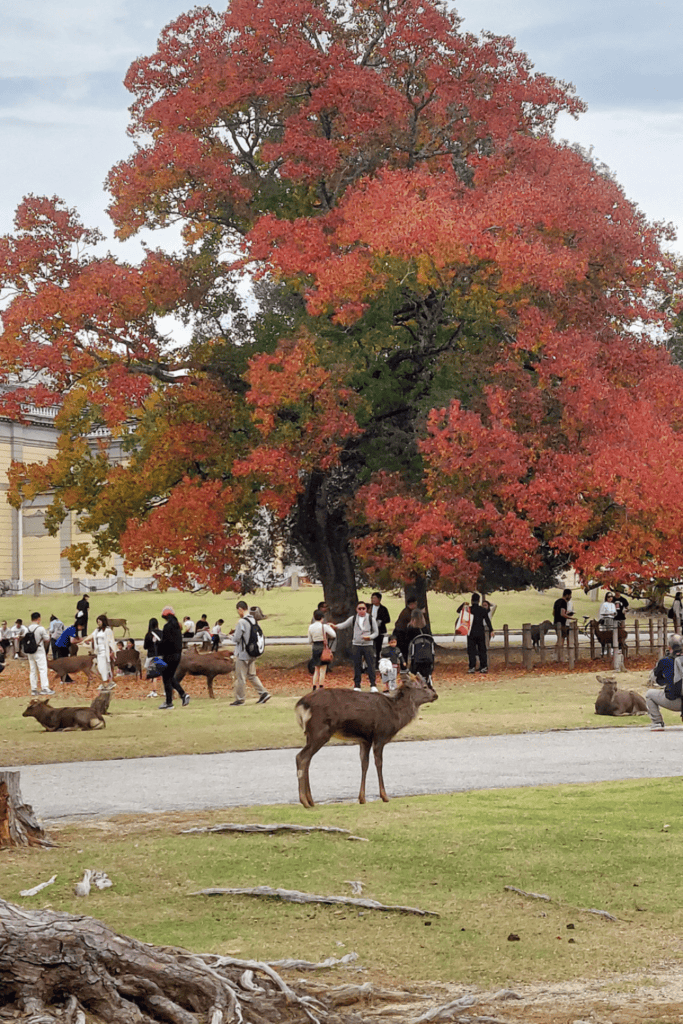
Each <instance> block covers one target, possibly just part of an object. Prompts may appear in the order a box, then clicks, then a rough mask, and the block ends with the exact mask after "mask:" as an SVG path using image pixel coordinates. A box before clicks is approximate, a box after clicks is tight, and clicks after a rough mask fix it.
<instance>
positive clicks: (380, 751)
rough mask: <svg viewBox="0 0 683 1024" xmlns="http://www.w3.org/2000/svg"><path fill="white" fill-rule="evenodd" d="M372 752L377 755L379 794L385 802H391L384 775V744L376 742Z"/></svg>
mask: <svg viewBox="0 0 683 1024" xmlns="http://www.w3.org/2000/svg"><path fill="white" fill-rule="evenodd" d="M372 752H373V754H374V755H375V768H376V769H377V781H378V782H379V795H380V797H381V798H382V800H384V803H385V804H386V803H389V797H388V796H387V791H386V789H385V788H384V776H383V775H382V761H383V757H384V744H383V743H374V744H373V747H372Z"/></svg>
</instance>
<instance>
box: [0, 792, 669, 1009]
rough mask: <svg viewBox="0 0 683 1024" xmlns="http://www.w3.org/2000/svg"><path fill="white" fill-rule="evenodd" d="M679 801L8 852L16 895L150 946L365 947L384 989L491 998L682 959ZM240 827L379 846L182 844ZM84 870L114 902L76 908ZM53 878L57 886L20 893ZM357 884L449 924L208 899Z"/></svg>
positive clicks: (560, 796) (373, 819)
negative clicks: (419, 985)
mask: <svg viewBox="0 0 683 1024" xmlns="http://www.w3.org/2000/svg"><path fill="white" fill-rule="evenodd" d="M680 801H681V780H679V779H676V780H643V781H636V782H622V783H608V784H602V785H583V786H560V787H554V788H553V789H545V788H541V789H518V790H514V789H507V790H504V791H499V792H473V793H465V794H454V795H452V796H439V797H425V798H411V799H398V800H392V801H391V803H389V804H387V805H383V804H381V803H378V802H374V803H370V804H367V805H365V806H364V807H361V806H360V805H357V804H348V805H331V806H325V807H321V808H315V809H314V810H313V811H304V810H303V808H300V807H293V806H287V807H269V808H255V809H244V808H242V809H230V810H229V811H227V812H225V811H224V812H220V813H213V814H200V815H197V816H193V815H182V816H181V815H171V816H167V817H166V818H163V817H157V818H148V819H146V818H135V819H132V818H121V819H115V820H111V821H107V822H94V823H92V824H89V825H83V824H78V825H70V826H63V827H61V828H60V829H59V830H58V831H55V832H54V833H53V835H54V837H55V838H57V840H58V842H59V844H60V845H59V847H58V848H56V849H52V850H35V849H32V850H14V851H11V852H7V851H5V852H3V853H2V854H0V857H1V860H0V863H1V864H2V872H1V874H0V896H1V897H2V898H3V899H8V900H11V901H14V902H16V901H19V902H21V903H22V905H24V906H26V907H27V908H31V907H43V906H48V905H49V906H50V907H52V908H53V909H54V910H64V911H69V912H73V913H77V914H83V913H88V914H91V915H92V916H94V917H97V918H99V919H101V920H103V921H105V922H106V923H107V924H109V925H110V926H111V927H113V928H115V929H116V930H118V931H120V932H122V933H124V934H130V935H134V936H135V937H136V938H138V939H141V940H143V941H147V942H152V943H157V944H164V945H165V944H173V945H180V946H183V947H185V948H189V949H193V950H202V951H208V950H211V951H214V952H217V953H224V954H233V955H239V956H241V957H244V958H251V957H253V958H255V959H266V958H272V959H277V958H281V957H287V956H292V957H303V958H307V959H311V960H315V961H318V960H321V959H324V958H325V957H328V956H340V955H342V954H344V953H346V952H349V951H351V950H354V951H356V952H357V953H358V954H359V958H360V959H359V963H360V964H361V965H362V966H363V967H365V968H367V970H368V976H369V977H372V978H374V979H376V980H380V981H382V980H383V981H384V982H392V981H393V982H396V981H397V980H398V979H400V981H401V982H410V981H419V980H425V979H433V980H443V981H451V982H460V983H466V984H473V985H477V986H481V987H483V988H490V987H500V986H510V987H513V986H514V985H515V984H521V983H523V982H538V981H551V980H552V981H555V982H557V981H561V980H563V979H570V978H574V977H577V976H578V977H604V976H606V975H608V974H610V973H611V972H620V971H621V970H623V969H624V966H625V965H628V968H629V970H630V971H632V972H636V974H637V973H638V972H640V971H642V972H643V973H645V972H646V971H647V968H648V965H650V964H652V963H656V962H657V961H661V960H664V959H665V958H667V957H670V956H671V955H672V951H673V950H675V949H677V948H678V946H679V936H680V931H681V927H682V925H683V900H682V898H681V897H680V895H679V893H678V887H677V885H676V884H675V865H676V864H679V863H681V860H682V858H683V830H682V829H681V828H680V815H679V814H678V812H677V809H678V808H679V807H680ZM227 820H230V821H240V822H247V821H258V822H273V821H281V822H295V823H306V824H326V825H336V826H341V827H344V828H348V829H350V830H351V831H352V832H353V833H354V834H356V835H360V836H363V837H365V838H367V839H368V840H369V842H367V843H358V842H349V841H346V840H345V839H343V838H340V837H338V836H332V835H323V834H318V835H315V834H313V835H310V836H282V835H280V836H275V837H267V836H254V835H244V836H235V835H232V836H231V835H192V836H181V835H179V834H177V833H178V831H179V829H180V828H182V827H189V826H191V825H196V824H209V823H215V822H217V821H227ZM85 868H97V869H99V870H103V871H106V872H107V873H108V874H109V876H110V877H111V878H112V880H113V881H114V888H113V889H110V890H107V891H105V892H97V891H94V892H93V894H92V895H91V896H90V897H88V899H87V900H83V899H80V900H79V899H77V898H76V897H75V896H74V895H73V885H74V883H75V881H77V880H78V878H79V877H81V875H82V873H83V870H84V869H85ZM53 874H56V875H57V881H56V883H55V884H54V885H52V886H51V887H50V888H48V889H46V890H43V891H42V892H40V893H39V894H38V895H36V896H35V897H26V898H24V899H21V898H20V897H19V890H20V889H23V888H28V887H30V886H33V885H35V884H36V883H37V882H39V881H42V880H45V879H47V878H49V877H50V876H51V875H53ZM349 879H358V880H361V881H362V883H363V886H364V889H363V895H364V896H365V897H370V898H374V899H377V900H379V901H381V902H383V903H390V904H391V903H397V904H403V905H408V906H414V907H421V908H423V909H426V910H432V911H436V912H437V913H438V914H439V915H440V916H439V917H438V918H434V919H428V920H427V921H425V920H424V919H422V918H418V917H413V916H403V915H398V914H381V913H378V912H373V911H365V912H364V911H358V910H357V909H355V908H339V907H323V906H318V907H316V906H295V905H290V904H281V903H277V902H270V901H263V900H255V899H252V898H248V897H234V896H233V897H211V898H209V897H196V896H192V895H191V894H192V893H193V892H194V891H196V890H197V889H201V888H205V887H210V886H225V887H249V886H256V885H263V884H265V885H270V886H273V887H283V888H290V889H301V890H304V891H306V892H311V893H318V894H322V895H327V894H334V895H346V896H348V895H351V890H350V887H349V885H348V881H347V880H349ZM506 885H512V886H516V887H517V888H519V889H522V890H525V891H527V892H533V893H542V894H547V895H548V896H550V897H551V902H549V903H545V902H539V901H538V900H533V899H529V898H525V897H523V896H519V895H517V894H515V893H512V892H509V891H505V889H504V887H505V886H506ZM590 908H593V909H598V910H604V911H607V912H609V913H610V914H612V915H613V916H614V917H616V918H617V921H615V922H614V921H608V920H605V919H604V918H602V917H599V916H596V915H595V914H591V913H588V912H587V910H588V909H590ZM429 920H431V921H432V923H429ZM571 926H573V927H571ZM511 933H514V934H516V935H519V937H520V941H519V942H510V941H508V935H510V934H511ZM572 939H573V940H574V941H573V942H572V941H570V940H572ZM341 980H342V979H341V978H340V979H339V981H341ZM617 984H618V983H617V982H615V985H617ZM503 1016H504V1015H503ZM506 1019H507V1018H506ZM525 1019H526V1018H525ZM534 1019H537V1018H534ZM574 1019H575V1018H574V1017H567V1018H566V1020H574ZM600 1019H602V1018H600ZM609 1019H610V1020H611V1019H612V1018H609ZM619 1019H620V1020H621V1018H619ZM648 1019H651V1018H649V1017H648ZM662 1019H665V1018H662ZM666 1019H668V1018H666ZM562 1020H565V1018H564V1017H563V1018H562Z"/></svg>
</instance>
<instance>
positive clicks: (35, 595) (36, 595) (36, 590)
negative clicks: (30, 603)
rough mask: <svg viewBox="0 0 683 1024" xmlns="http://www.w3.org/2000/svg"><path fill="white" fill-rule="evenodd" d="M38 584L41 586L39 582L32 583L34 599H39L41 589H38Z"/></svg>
mask: <svg viewBox="0 0 683 1024" xmlns="http://www.w3.org/2000/svg"><path fill="white" fill-rule="evenodd" d="M40 584H41V580H36V579H34V581H33V596H34V597H40V589H41V588H40Z"/></svg>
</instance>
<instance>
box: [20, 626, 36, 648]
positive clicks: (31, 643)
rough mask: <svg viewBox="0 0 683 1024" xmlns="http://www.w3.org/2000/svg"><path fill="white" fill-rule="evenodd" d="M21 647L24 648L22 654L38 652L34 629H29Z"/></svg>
mask: <svg viewBox="0 0 683 1024" xmlns="http://www.w3.org/2000/svg"><path fill="white" fill-rule="evenodd" d="M22 646H23V648H24V654H35V653H36V651H37V650H38V641H37V640H36V631H35V629H29V631H28V633H26V635H25V636H24V639H23V640H22Z"/></svg>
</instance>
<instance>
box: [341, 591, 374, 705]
mask: <svg viewBox="0 0 683 1024" xmlns="http://www.w3.org/2000/svg"><path fill="white" fill-rule="evenodd" d="M351 625H352V626H353V635H352V638H351V656H352V658H353V685H354V687H355V688H356V689H357V690H360V681H361V675H362V673H363V662H365V667H366V670H367V673H368V678H369V680H370V692H371V693H379V690H378V689H377V687H376V686H375V680H376V678H377V677H376V675H375V645H374V643H373V640H374V639H375V637H376V635H377V633H376V630H377V624H376V623H373V621H372V617H371V616H370V614H369V613H368V606H367V605H366V603H365V601H359V602H358V605H357V606H356V614H355V615H350V616H349V617H348V619H344V621H343V622H337V623H336V625H335V627H334V628H335V629H348V627H349V626H351Z"/></svg>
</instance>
